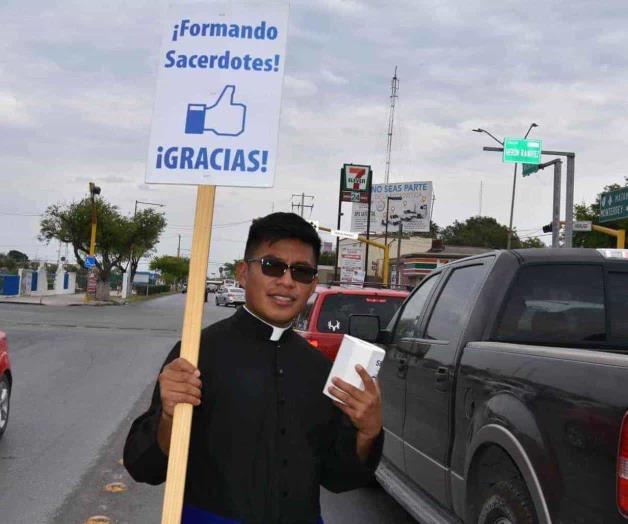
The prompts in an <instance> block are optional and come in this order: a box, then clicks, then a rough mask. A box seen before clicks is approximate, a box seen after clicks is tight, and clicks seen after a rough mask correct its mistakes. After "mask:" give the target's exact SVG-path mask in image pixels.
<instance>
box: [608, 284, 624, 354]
mask: <svg viewBox="0 0 628 524" xmlns="http://www.w3.org/2000/svg"><path fill="white" fill-rule="evenodd" d="M608 307H609V316H610V321H611V322H610V324H611V336H612V337H613V339H615V340H621V341H624V344H628V342H626V341H628V273H609V274H608Z"/></svg>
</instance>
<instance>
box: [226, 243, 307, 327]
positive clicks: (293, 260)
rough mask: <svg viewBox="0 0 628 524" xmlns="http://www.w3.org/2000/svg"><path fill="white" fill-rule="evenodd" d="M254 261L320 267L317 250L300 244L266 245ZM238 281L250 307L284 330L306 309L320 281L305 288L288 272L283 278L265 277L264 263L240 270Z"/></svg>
mask: <svg viewBox="0 0 628 524" xmlns="http://www.w3.org/2000/svg"><path fill="white" fill-rule="evenodd" d="M250 258H255V259H260V258H272V259H275V260H280V261H282V262H285V263H286V264H289V265H294V264H305V265H308V266H310V267H314V268H315V267H316V263H315V260H314V249H313V248H312V246H310V245H309V244H306V243H304V242H301V241H300V240H293V239H286V240H278V241H276V242H273V243H272V244H269V243H268V242H263V243H262V244H261V245H260V246H259V247H258V248H257V249H256V250H255V253H254V254H253V255H251V256H250ZM237 277H238V281H239V282H240V285H241V286H242V287H243V288H244V289H245V290H246V306H247V307H248V308H249V309H250V310H251V311H252V312H253V313H255V314H256V315H258V316H259V317H261V318H263V319H264V320H266V321H267V322H269V323H271V324H274V325H277V326H284V325H286V324H289V323H290V322H291V321H292V320H293V319H294V318H295V317H296V316H297V315H298V314H299V313H300V312H301V311H302V310H303V308H304V307H305V303H306V302H307V299H308V298H309V297H310V295H311V294H312V292H313V291H314V289H315V288H316V284H317V283H318V279H317V278H315V279H314V280H313V281H312V282H311V283H309V284H304V283H301V282H297V281H295V280H294V279H293V278H292V275H291V272H290V270H289V269H288V270H287V271H286V272H285V273H284V274H283V275H282V276H280V277H272V276H267V275H264V274H263V273H262V267H261V264H260V262H257V261H256V262H246V261H245V262H243V263H242V264H240V266H238V271H237Z"/></svg>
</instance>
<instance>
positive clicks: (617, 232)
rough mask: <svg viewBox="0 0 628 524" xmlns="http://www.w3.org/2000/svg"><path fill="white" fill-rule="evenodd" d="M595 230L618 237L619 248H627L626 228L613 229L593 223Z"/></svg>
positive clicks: (592, 227)
mask: <svg viewBox="0 0 628 524" xmlns="http://www.w3.org/2000/svg"><path fill="white" fill-rule="evenodd" d="M591 229H592V230H593V231H597V232H598V233H604V234H605V235H610V236H612V237H615V238H616V239H617V249H625V248H626V230H625V229H611V228H610V227H604V226H598V225H596V224H593V225H592V226H591Z"/></svg>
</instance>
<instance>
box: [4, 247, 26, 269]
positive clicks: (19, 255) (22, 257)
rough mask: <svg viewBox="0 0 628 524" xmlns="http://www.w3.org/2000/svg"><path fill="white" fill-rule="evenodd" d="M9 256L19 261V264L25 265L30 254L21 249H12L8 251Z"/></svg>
mask: <svg viewBox="0 0 628 524" xmlns="http://www.w3.org/2000/svg"><path fill="white" fill-rule="evenodd" d="M7 256H8V257H9V258H12V259H13V260H15V262H17V263H18V264H22V265H23V264H26V263H28V255H26V254H25V253H22V252H21V251H17V250H15V249H12V250H11V251H9V252H8V253H7Z"/></svg>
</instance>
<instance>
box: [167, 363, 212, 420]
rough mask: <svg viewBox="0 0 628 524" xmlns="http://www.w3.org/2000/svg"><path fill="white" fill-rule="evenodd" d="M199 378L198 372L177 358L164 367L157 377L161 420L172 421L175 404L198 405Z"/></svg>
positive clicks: (199, 395) (199, 400)
mask: <svg viewBox="0 0 628 524" xmlns="http://www.w3.org/2000/svg"><path fill="white" fill-rule="evenodd" d="M200 376H201V373H200V371H199V370H198V369H196V368H195V367H194V366H193V365H192V364H190V363H189V362H188V361H187V360H185V359H183V358H177V359H175V360H173V361H172V362H170V364H168V365H167V366H166V367H164V369H163V371H162V372H161V374H160V375H159V390H160V392H161V405H162V417H163V418H166V419H170V420H172V417H173V416H174V407H175V406H176V405H177V404H181V403H185V404H192V405H193V406H198V405H200V403H201V386H202V383H201V380H200V378H199V377H200Z"/></svg>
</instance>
